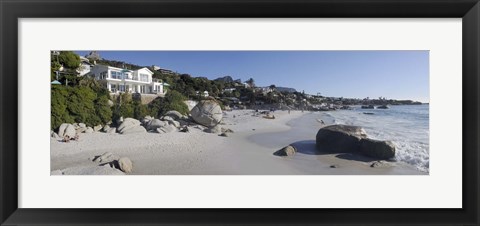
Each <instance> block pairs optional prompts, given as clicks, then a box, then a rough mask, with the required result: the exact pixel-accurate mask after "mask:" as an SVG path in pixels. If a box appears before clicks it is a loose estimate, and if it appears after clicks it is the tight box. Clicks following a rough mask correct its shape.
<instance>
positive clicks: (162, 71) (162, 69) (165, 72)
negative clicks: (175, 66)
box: [157, 68, 175, 75]
mask: <svg viewBox="0 0 480 226" xmlns="http://www.w3.org/2000/svg"><path fill="white" fill-rule="evenodd" d="M157 71H158V72H160V73H162V74H166V75H171V74H175V72H173V71H172V70H169V69H165V68H160V69H158V70H157Z"/></svg>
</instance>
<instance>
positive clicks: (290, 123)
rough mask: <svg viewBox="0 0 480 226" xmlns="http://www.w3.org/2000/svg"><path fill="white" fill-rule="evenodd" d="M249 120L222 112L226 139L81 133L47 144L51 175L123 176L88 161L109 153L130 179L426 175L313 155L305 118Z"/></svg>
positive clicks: (311, 125) (243, 113) (244, 114)
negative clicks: (124, 160) (287, 152)
mask: <svg viewBox="0 0 480 226" xmlns="http://www.w3.org/2000/svg"><path fill="white" fill-rule="evenodd" d="M253 114H254V111H253V110H234V111H230V112H226V115H224V119H223V122H224V124H225V125H222V127H224V128H229V129H231V130H233V131H234V133H229V134H228V135H229V136H228V137H222V136H219V135H218V134H212V133H206V132H203V131H201V130H200V129H196V128H194V127H193V126H192V127H190V132H189V133H182V132H172V133H166V134H158V133H136V134H126V135H122V134H107V133H102V132H96V133H90V134H85V133H82V134H80V139H79V140H78V141H71V142H69V143H64V142H59V141H58V140H56V139H54V138H51V141H50V144H51V171H52V174H66V175H67V174H123V172H121V171H120V170H117V169H114V168H111V167H110V166H109V165H108V164H106V165H104V166H99V165H102V163H98V162H93V161H92V159H93V158H94V157H95V156H99V155H101V154H103V153H105V152H111V153H113V154H114V155H115V156H119V157H128V158H130V159H131V160H132V162H133V171H132V173H130V174H131V175H332V174H333V175H353V174H361V175H371V174H373V175H384V174H413V175H415V174H418V175H423V174H426V173H424V172H421V171H418V170H416V169H415V168H414V167H413V166H410V165H407V164H403V163H401V162H393V163H389V164H388V165H389V166H385V167H379V168H372V167H370V165H371V164H372V162H373V161H372V160H369V159H368V158H363V157H358V156H354V155H351V154H322V153H317V152H316V151H315V135H316V133H317V131H318V129H320V128H321V125H320V123H318V121H317V120H316V118H315V117H316V116H315V115H313V113H311V112H304V113H302V112H300V111H291V113H290V114H289V113H288V111H276V112H275V113H274V115H275V117H276V119H273V120H272V119H264V118H262V117H261V116H253ZM234 116H235V117H234ZM327 124H328V123H327ZM289 144H293V146H295V147H296V148H297V153H296V154H295V155H294V156H291V157H281V156H277V155H274V153H275V152H276V151H278V150H279V149H281V148H282V147H284V146H286V145H289Z"/></svg>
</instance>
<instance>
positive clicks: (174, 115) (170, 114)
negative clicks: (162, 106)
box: [164, 111, 183, 120]
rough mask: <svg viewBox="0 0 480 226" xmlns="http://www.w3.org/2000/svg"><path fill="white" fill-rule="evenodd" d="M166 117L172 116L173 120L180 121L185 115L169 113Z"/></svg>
mask: <svg viewBox="0 0 480 226" xmlns="http://www.w3.org/2000/svg"><path fill="white" fill-rule="evenodd" d="M164 116H170V117H172V118H173V120H179V119H181V118H182V117H183V115H182V114H181V113H180V112H178V111H168V112H167V113H165V115H164Z"/></svg>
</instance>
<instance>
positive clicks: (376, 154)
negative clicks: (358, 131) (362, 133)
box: [360, 138, 395, 159]
mask: <svg viewBox="0 0 480 226" xmlns="http://www.w3.org/2000/svg"><path fill="white" fill-rule="evenodd" d="M360 152H361V153H362V154H364V155H367V156H370V157H373V158H376V159H391V158H393V157H395V144H393V143H392V142H391V141H381V140H372V139H369V138H365V139H362V140H360Z"/></svg>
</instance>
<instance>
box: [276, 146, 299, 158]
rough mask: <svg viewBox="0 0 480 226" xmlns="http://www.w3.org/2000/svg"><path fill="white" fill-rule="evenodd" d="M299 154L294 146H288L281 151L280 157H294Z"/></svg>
mask: <svg viewBox="0 0 480 226" xmlns="http://www.w3.org/2000/svg"><path fill="white" fill-rule="evenodd" d="M295 153H297V149H296V148H295V147H293V146H292V145H288V146H286V147H284V148H282V149H280V155H282V156H293V155H295Z"/></svg>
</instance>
